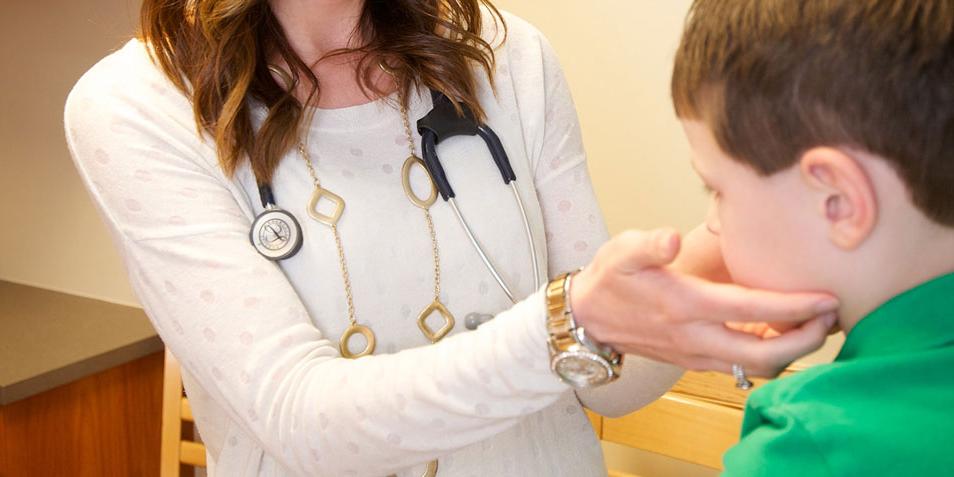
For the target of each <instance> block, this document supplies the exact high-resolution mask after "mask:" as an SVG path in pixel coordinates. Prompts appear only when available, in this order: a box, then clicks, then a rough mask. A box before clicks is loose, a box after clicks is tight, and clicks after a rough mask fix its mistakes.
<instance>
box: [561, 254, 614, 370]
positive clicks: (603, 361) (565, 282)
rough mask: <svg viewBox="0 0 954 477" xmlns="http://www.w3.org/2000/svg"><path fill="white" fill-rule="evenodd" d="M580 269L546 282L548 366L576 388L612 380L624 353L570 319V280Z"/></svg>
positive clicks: (571, 311) (571, 310)
mask: <svg viewBox="0 0 954 477" xmlns="http://www.w3.org/2000/svg"><path fill="white" fill-rule="evenodd" d="M577 272H579V270H577V271H574V272H569V273H564V274H563V275H560V276H559V277H557V278H555V279H553V281H551V282H550V283H549V285H547V290H546V300H547V332H548V333H549V335H550V338H549V340H548V344H549V348H550V369H552V370H553V372H554V373H556V374H557V376H559V377H560V379H562V380H563V382H565V383H567V384H569V385H570V386H573V387H574V388H577V389H583V388H590V387H594V386H599V385H602V384H606V383H609V382H612V381H614V380H615V379H616V378H618V377H619V373H620V370H621V368H622V366H623V355H621V354H620V353H617V352H616V351H615V350H613V348H611V347H609V346H607V345H604V344H601V343H598V342H596V341H594V340H593V339H591V338H590V337H589V336H587V334H586V331H585V330H584V329H583V327H582V326H577V324H576V322H575V321H574V319H573V309H572V307H571V304H570V283H571V281H572V279H573V276H574V275H575V274H576V273H577Z"/></svg>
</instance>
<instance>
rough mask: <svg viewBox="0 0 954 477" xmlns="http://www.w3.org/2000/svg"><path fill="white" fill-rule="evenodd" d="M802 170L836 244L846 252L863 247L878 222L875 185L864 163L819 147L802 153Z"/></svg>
mask: <svg viewBox="0 0 954 477" xmlns="http://www.w3.org/2000/svg"><path fill="white" fill-rule="evenodd" d="M799 169H800V171H801V175H802V179H803V180H804V181H805V182H806V184H807V185H808V186H809V188H811V189H812V190H813V191H814V192H816V194H813V197H817V207H818V208H817V210H818V211H819V213H820V214H821V216H822V217H823V218H824V219H825V220H826V221H828V224H829V237H830V239H831V241H832V243H834V244H835V245H836V246H838V247H840V248H842V249H845V250H854V249H855V248H857V247H858V246H859V245H861V243H862V242H864V241H865V239H866V238H868V236H869V235H871V231H872V230H873V229H874V226H875V224H876V223H877V222H878V202H877V198H876V195H875V190H874V186H873V185H872V183H871V179H870V178H869V177H868V174H867V173H866V172H865V170H864V168H862V166H861V164H860V163H859V162H858V161H857V160H856V159H855V158H854V157H852V156H851V155H850V154H848V153H846V152H845V151H843V150H841V149H838V148H833V147H816V148H812V149H809V150H808V151H806V152H805V153H804V154H802V157H801V160H800V161H799Z"/></svg>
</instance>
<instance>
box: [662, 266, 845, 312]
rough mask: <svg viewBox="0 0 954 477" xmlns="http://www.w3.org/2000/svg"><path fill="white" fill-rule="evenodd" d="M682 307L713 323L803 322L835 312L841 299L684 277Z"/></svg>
mask: <svg viewBox="0 0 954 477" xmlns="http://www.w3.org/2000/svg"><path fill="white" fill-rule="evenodd" d="M674 278H676V279H677V280H678V281H679V282H680V283H681V285H682V286H683V293H682V295H683V296H682V299H681V300H680V301H679V302H678V305H677V306H678V308H681V309H682V312H683V313H684V314H685V315H686V316H687V317H691V318H692V319H702V320H707V321H713V322H720V323H722V322H727V321H745V322H751V321H762V322H768V323H772V322H800V321H805V320H809V319H811V318H814V317H816V316H820V315H824V314H826V313H831V312H834V311H836V310H837V309H838V306H839V303H838V300H837V299H836V298H835V297H833V296H831V295H826V294H822V293H787V292H786V293H781V292H773V291H768V290H757V289H752V288H746V287H742V286H739V285H734V284H729V283H713V282H710V281H707V280H704V279H701V278H697V277H692V276H687V275H681V276H678V277H674Z"/></svg>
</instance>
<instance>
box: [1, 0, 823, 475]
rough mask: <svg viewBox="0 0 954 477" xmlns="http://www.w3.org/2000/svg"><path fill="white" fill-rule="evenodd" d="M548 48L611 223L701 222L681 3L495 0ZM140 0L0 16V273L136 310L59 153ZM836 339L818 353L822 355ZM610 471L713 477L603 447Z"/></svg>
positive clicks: (35, 5)
mask: <svg viewBox="0 0 954 477" xmlns="http://www.w3.org/2000/svg"><path fill="white" fill-rule="evenodd" d="M497 4H498V5H499V6H500V7H501V8H503V9H506V10H509V11H511V12H513V13H516V14H518V15H520V16H522V17H524V18H525V19H527V20H529V21H530V22H531V23H533V24H535V25H536V26H537V27H538V28H540V29H541V30H542V31H543V32H544V33H545V34H546V35H547V37H548V38H549V39H550V41H551V43H552V44H553V45H554V47H555V49H556V51H557V52H558V54H559V56H560V60H561V63H562V65H563V67H564V70H565V72H566V75H567V77H568V80H569V83H570V86H571V89H572V92H573V96H574V100H575V102H576V105H577V109H578V112H579V115H580V118H581V121H582V127H583V135H584V139H585V143H586V148H587V152H588V156H589V161H590V162H589V165H590V170H591V173H592V176H593V181H594V183H595V185H596V190H597V193H598V196H599V200H600V204H601V205H602V208H603V211H604V213H605V216H606V220H607V222H608V224H609V227H610V230H611V231H612V232H614V233H615V232H619V231H622V230H624V229H626V228H630V227H635V228H651V227H656V226H661V225H670V226H674V227H676V228H678V229H680V230H683V231H687V230H689V229H690V228H691V227H692V226H693V225H694V224H696V223H698V222H700V221H701V220H702V218H703V215H704V212H705V207H706V198H705V194H704V193H703V192H702V189H701V185H700V183H699V181H698V180H697V179H696V178H695V176H694V175H693V174H692V171H691V169H690V166H689V162H688V146H687V144H686V141H685V139H684V138H683V136H682V132H681V130H680V128H679V125H678V123H677V121H676V119H675V118H674V116H673V113H672V107H671V104H670V100H669V75H670V71H671V62H672V57H673V52H674V50H675V47H676V45H677V43H678V38H679V33H680V30H681V26H682V21H683V17H684V15H685V13H686V11H687V9H688V6H689V4H690V0H667V1H657V0H596V1H580V0H498V1H497ZM138 6H139V1H138V0H44V1H38V2H31V1H7V2H4V3H3V6H2V8H0V10H2V14H0V32H2V33H0V39H2V41H0V64H2V65H3V67H2V68H3V73H4V74H3V75H0V218H2V220H3V222H4V223H5V224H7V227H6V229H5V230H4V233H0V280H8V281H13V282H18V283H24V284H30V285H36V286H40V287H43V288H49V289H53V290H58V291H64V292H68V293H72V294H76V295H82V296H88V297H93V298H98V299H102V300H106V301H111V302H116V303H122V304H130V305H136V304H137V300H136V298H135V296H134V295H133V293H132V291H131V289H130V287H129V286H128V284H127V282H126V278H125V274H124V271H123V269H122V266H121V264H120V259H119V256H118V254H117V253H116V251H114V249H113V246H112V242H111V241H110V237H109V236H108V234H107V232H106V229H105V228H104V226H103V224H102V222H101V221H100V218H99V217H98V215H97V213H96V211H95V209H94V208H93V206H92V204H91V202H90V200H89V197H88V196H87V194H86V191H85V189H83V186H82V184H81V182H80V180H79V177H78V176H77V174H76V171H75V170H74V168H73V164H72V162H71V161H70V159H69V156H68V152H67V149H66V144H65V142H64V139H63V130H62V110H63V103H64V100H65V98H66V95H67V93H68V92H69V89H70V87H71V86H72V85H73V83H74V82H75V81H76V79H78V78H79V76H80V75H81V74H82V73H83V72H84V71H85V70H86V69H88V68H89V67H90V66H92V65H93V63H95V62H96V61H97V60H98V59H99V58H101V57H102V56H104V55H105V54H106V53H107V52H109V51H111V50H112V49H115V48H117V47H119V46H120V45H121V44H122V43H123V42H124V41H125V40H126V39H128V38H129V36H130V34H131V33H132V31H133V30H134V26H135V23H136V20H137V15H138ZM835 349H837V343H834V344H833V345H831V346H829V348H828V349H827V350H826V351H824V352H823V353H822V354H821V355H820V356H822V357H821V358H816V359H818V360H825V359H828V358H830V355H831V354H832V353H833V352H834V350H835ZM607 456H608V459H609V461H610V463H611V465H612V466H613V467H616V468H621V469H626V470H629V471H630V472H639V473H640V474H641V475H647V476H649V475H654V476H667V475H679V476H693V475H714V472H711V471H705V470H702V469H701V468H698V467H694V466H687V465H681V464H679V463H674V462H670V461H667V460H665V459H657V458H655V457H653V456H651V455H644V454H640V453H630V452H624V451H622V450H621V449H617V448H615V447H613V446H608V447H607Z"/></svg>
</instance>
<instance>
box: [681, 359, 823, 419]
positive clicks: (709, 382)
mask: <svg viewBox="0 0 954 477" xmlns="http://www.w3.org/2000/svg"><path fill="white" fill-rule="evenodd" d="M803 369H805V367H804V366H801V365H792V366H789V367H788V369H786V370H785V372H783V373H782V377H785V376H788V375H790V374H792V373H796V372H798V371H801V370H803ZM752 382H753V383H755V388H756V389H757V388H758V387H759V386H761V385H763V384H765V383H766V382H768V380H766V379H758V378H752ZM672 392H674V393H678V394H683V395H685V396H688V397H692V398H694V399H698V400H700V401H706V402H711V403H713V404H720V405H723V406H728V407H732V408H735V409H744V408H745V400H746V399H747V398H748V396H749V394H750V393H751V392H752V391H743V390H741V389H736V387H735V378H733V377H732V376H729V375H727V374H722V373H713V372H706V373H698V372H689V373H686V374H685V375H684V376H683V377H682V379H680V380H679V382H678V383H676V385H675V386H673V388H672Z"/></svg>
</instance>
